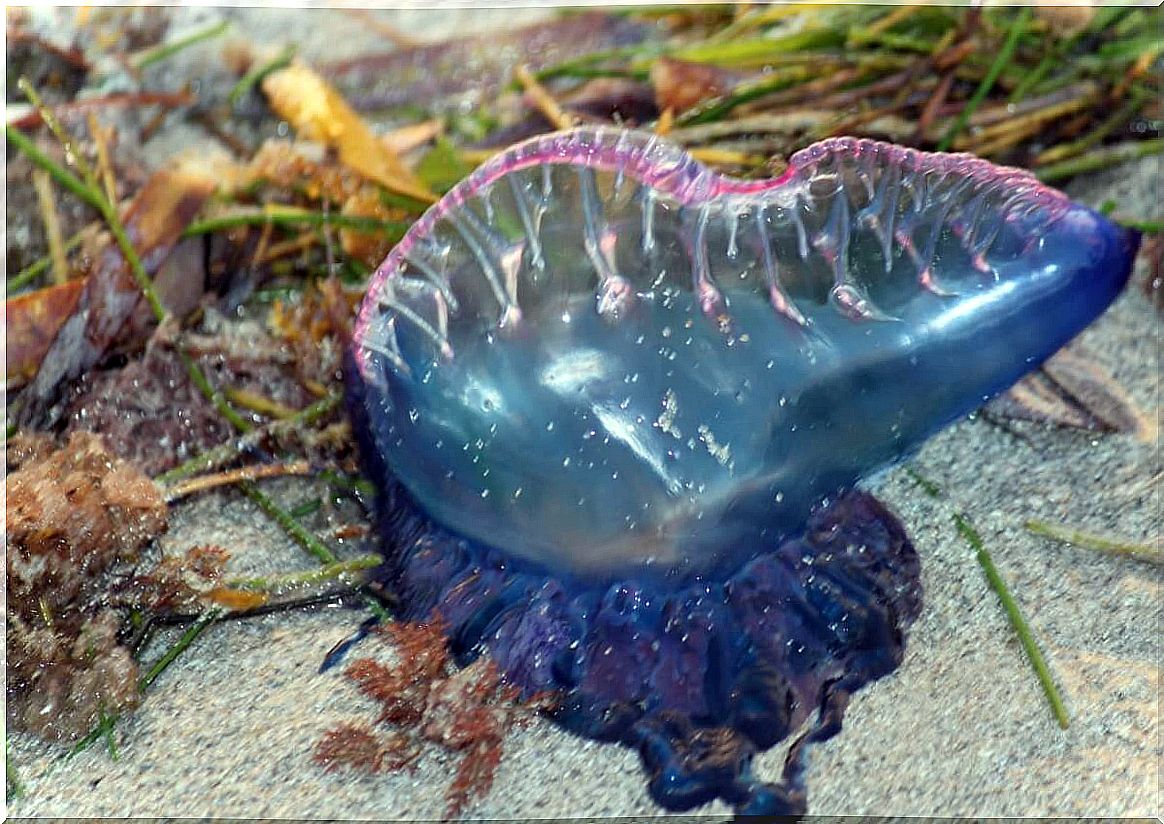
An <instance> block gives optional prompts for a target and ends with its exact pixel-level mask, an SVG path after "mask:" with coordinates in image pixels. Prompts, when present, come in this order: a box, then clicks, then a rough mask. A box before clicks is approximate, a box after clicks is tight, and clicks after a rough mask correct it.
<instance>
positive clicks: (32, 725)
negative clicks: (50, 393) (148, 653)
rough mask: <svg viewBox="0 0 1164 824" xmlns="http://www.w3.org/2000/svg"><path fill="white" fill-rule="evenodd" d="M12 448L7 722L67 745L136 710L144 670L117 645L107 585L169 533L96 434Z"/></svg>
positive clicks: (137, 480)
mask: <svg viewBox="0 0 1164 824" xmlns="http://www.w3.org/2000/svg"><path fill="white" fill-rule="evenodd" d="M14 447H15V451H17V452H18V453H19V454H18V456H17V457H18V458H20V457H24V458H25V459H26V460H24V461H23V462H20V463H18V465H17V467H18V468H17V469H16V470H15V471H13V472H11V473H10V474H9V475H8V477H7V480H6V482H5V484H6V490H7V508H6V512H5V516H6V519H7V533H6V546H5V549H6V574H7V585H8V591H7V605H6V617H7V621H8V632H7V639H6V650H5V651H6V653H7V656H8V666H7V670H6V677H5V688H6V692H7V698H8V702H7V707H8V709H7V718H8V722H9V723H10V724H12V726H13V727H14V728H16V729H19V730H26V731H30V732H35V733H37V734H39V735H42V736H44V737H46V738H50V739H56V740H69V739H73V738H77V737H79V736H80V735H83V734H84V733H85V732H87V731H88V730H89V729H90V728H91V727H93V726H94V725H95V724H96V723H97V722H98V720H99V718H100V716H101V715H102V713H105V714H114V713H116V712H120V711H121V710H123V709H126V708H129V707H131V706H133V705H134V704H136V702H137V698H138V695H137V665H136V663H135V662H134V661H133V660H132V658H131V657H130V655H129V652H128V651H127V650H126V649H124V648H122V647H120V646H119V645H118V644H117V640H116V633H117V625H118V620H117V616H116V614H115V613H113V612H111V611H110V610H109V609H108V608H107V607H106V606H105V605H104V603H103V595H104V592H105V581H106V579H107V574H108V573H110V572H111V571H112V570H113V569H114V568H115V567H116V566H118V565H120V564H124V563H126V562H128V561H131V560H133V559H134V558H135V557H136V555H137V553H138V551H139V550H140V549H141V548H142V547H143V546H145V544H146V543H148V542H149V541H150V540H152V539H153V538H154V537H156V536H157V535H159V534H160V533H161V532H162V531H164V530H165V527H166V505H165V502H164V501H163V500H162V497H161V494H160V492H159V491H158V488H157V487H156V486H155V485H154V484H153V483H152V482H151V481H150V480H149V478H147V477H145V476H144V475H142V474H141V473H140V472H139V471H138V470H137V469H136V468H135V467H134V466H132V465H131V464H129V463H126V462H124V461H120V460H117V459H116V458H114V457H113V456H111V455H110V454H109V453H108V452H107V451H106V450H105V449H104V447H103V446H102V445H101V442H100V439H99V438H98V437H97V436H95V435H90V434H87V433H80V432H77V433H73V434H72V435H71V436H70V437H69V439H68V441H67V443H66V444H65V446H64V447H63V448H60V449H53V450H51V451H49V447H48V445H47V443H46V441H45V440H44V439H37V442H35V443H32V444H28V445H25V446H22V445H21V439H20V438H19V436H18V438H16V439H14ZM30 457H34V458H35V459H33V460H28V458H30Z"/></svg>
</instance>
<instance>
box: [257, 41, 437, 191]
mask: <svg viewBox="0 0 1164 824" xmlns="http://www.w3.org/2000/svg"><path fill="white" fill-rule="evenodd" d="M263 91H264V92H265V93H266V95H267V98H268V100H269V101H270V103H271V107H272V108H273V109H274V110H275V111H276V112H278V114H279V116H280V117H283V118H285V119H286V120H287V121H288V122H289V123H290V124H291V125H292V126H294V127H295V130H296V131H297V132H298V133H299V135H300V136H301V137H304V138H306V139H308V140H314V141H317V142H319V143H323V144H325V145H327V146H331V147H334V148H335V149H336V151H337V152H338V153H339V159H340V162H341V163H343V164H344V165H345V166H347V167H349V168H350V169H352V170H353V171H355V172H357V173H359V174H360V175H362V176H363V177H365V178H367V179H369V180H372V181H374V182H376V183H379V184H380V185H381V186H383V187H384V188H386V189H389V190H391V191H394V192H398V193H400V194H403V195H408V196H409V197H414V198H417V199H418V200H423V201H427V202H434V201H435V200H436V199H437V198H436V195H435V194H433V193H432V192H431V191H429V189H428V188H426V187H425V185H424V184H423V183H422V182H421V181H420V180H419V179H418V178H417V177H416V176H415V175H413V174H412V172H410V171H409V170H408V168H407V167H405V165H404V163H403V162H401V160H400V158H399V157H398V156H397V155H396V153H395V152H393V151H391V150H390V149H389V148H388V147H387V146H386V145H385V144H384V143H383V142H382V141H380V140H378V139H377V138H376V136H375V135H374V134H372V130H371V129H369V128H368V125H367V124H366V123H364V121H363V120H362V119H361V118H360V116H359V115H358V114H357V113H356V112H355V111H354V110H353V109H352V108H351V107H350V106H349V105H348V104H347V102H346V101H345V100H344V99H343V97H342V96H341V95H340V93H339V92H337V91H336V90H335V89H334V88H332V87H331V86H330V85H328V83H327V81H325V80H324V79H323V78H322V77H320V76H319V75H318V74H316V73H315V72H314V71H312V70H311V69H310V68H308V67H307V66H304V65H303V64H301V63H295V64H292V65H290V66H288V67H287V68H285V69H281V70H279V71H276V72H272V73H271V74H269V75H267V77H266V78H265V79H264V80H263Z"/></svg>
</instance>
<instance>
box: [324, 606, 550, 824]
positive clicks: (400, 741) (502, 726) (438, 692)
mask: <svg viewBox="0 0 1164 824" xmlns="http://www.w3.org/2000/svg"><path fill="white" fill-rule="evenodd" d="M444 626H445V625H444V624H443V622H442V621H440V620H439V619H438V620H433V621H431V622H429V623H424V624H420V623H417V624H408V623H392V624H387V625H384V626H383V627H381V628H380V629H379V631H378V634H379V635H380V636H381V637H382V638H385V639H386V640H387V641H388V642H389V643H390V645H391V646H392V648H393V649H394V651H395V653H396V658H397V662H396V663H395V665H387V664H383V663H380V662H379V661H376V660H373V659H371V658H361V659H359V660H357V661H353V662H352V663H351V664H350V665H349V666H348V668H347V670H346V671H345V675H347V677H348V678H349V679H351V680H352V681H354V682H355V683H356V684H357V685H358V686H359V688H360V691H361V692H363V693H364V694H365V695H366V696H368V697H369V698H371V699H373V700H374V701H376V702H377V703H378V704H379V707H380V713H379V716H378V717H377V719H376V721H377V723H380V724H392V725H393V726H394V729H392V730H391V731H390V732H388V733H387V734H382V733H379V732H377V731H376V730H374V729H373V728H372V726H370V725H368V724H352V723H344V724H340V725H338V726H336V727H334V728H332V729H330V730H328V732H327V733H326V734H325V735H324V737H323V738H322V739H321V740H320V741H319V742H318V743H317V744H316V748H315V761H316V763H317V764H319V765H321V766H323V767H324V768H325V769H327V770H328V771H332V770H336V769H339V768H340V767H348V768H352V769H357V770H363V771H366V772H370V773H377V772H385V773H388V772H397V771H400V770H403V769H411V768H412V767H413V766H415V762H416V759H417V758H419V756H420V754H421V749H422V744H423V743H424V742H427V743H430V744H436V745H438V746H440V747H441V748H443V749H445V750H447V751H448V752H452V753H459V754H461V755H462V758H461V763H460V766H459V767H458V769H457V772H456V775H454V776H453V780H452V782H451V783H450V785H449V787H448V790H447V792H446V794H445V800H446V802H447V803H448V808H447V810H446V812H445V816H446V818H455V817H457V816H459V815H460V814H461V812H463V810H464V808H465V807H466V806H467V805H468V804H469V803H470V802H471V801H473V800H474V799H477V798H480V797H482V796H484V795H485V794H486V793H487V792H488V791H489V788H490V787H491V786H492V785H493V777H494V775H495V774H496V772H497V767H498V765H499V764H500V763H501V754H502V741H503V740H504V738H505V735H506V733H507V732H508V731H509V730H510V729H511V728H512V727H513V726H514V725H515V724H519V725H520V724H522V723H523V722H525V721H527V720H528V719H529V718H530V717H532V712H533V711H535V710H542V709H549V708H550V707H551V706H552V704H553V701H554V696H552V695H548V694H547V695H536V696H533V697H532V698H530V699H527V700H522V699H521V695H520V690H518V689H517V688H516V687H514V686H512V685H509V684H506V683H504V681H503V680H502V677H501V673H500V671H499V670H498V668H497V665H496V663H495V662H493V661H492V660H490V659H489V658H487V657H484V656H483V657H481V658H478V659H477V660H476V661H474V662H473V663H471V664H469V665H468V666H467V667H464V668H463V669H457V668H455V667H454V666H453V664H452V660H451V657H450V655H449V651H448V647H447V646H446V641H445V635H444Z"/></svg>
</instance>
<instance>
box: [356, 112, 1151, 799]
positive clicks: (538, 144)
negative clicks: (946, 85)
mask: <svg viewBox="0 0 1164 824" xmlns="http://www.w3.org/2000/svg"><path fill="white" fill-rule="evenodd" d="M1137 246H1138V236H1137V235H1136V234H1135V233H1134V232H1130V231H1127V230H1124V229H1122V228H1120V227H1118V226H1116V225H1115V224H1113V223H1111V222H1109V221H1107V220H1106V219H1104V218H1103V217H1102V216H1100V215H1098V214H1096V213H1095V212H1093V211H1091V210H1089V209H1087V208H1085V207H1083V206H1079V205H1077V204H1073V203H1071V202H1070V201H1069V200H1067V199H1066V198H1065V196H1064V195H1062V194H1061V193H1059V192H1056V191H1054V190H1052V189H1049V188H1047V187H1045V186H1043V185H1042V184H1040V183H1039V182H1038V181H1037V180H1036V179H1034V178H1033V177H1032V176H1030V175H1029V174H1028V173H1026V172H1022V171H1019V170H1016V169H1004V168H999V167H996V166H993V165H991V164H989V163H987V162H985V161H982V160H979V159H976V158H973V157H970V156H966V155H938V154H925V153H921V152H917V151H914V150H911V149H906V148H902V147H897V146H890V145H886V144H882V143H876V142H872V141H865V140H853V139H835V140H828V141H825V142H823V143H819V144H816V145H814V146H811V147H809V148H808V149H805V150H803V151H801V152H799V153H798V154H796V155H795V156H793V158H792V159H791V161H790V164H789V167H788V170H787V172H786V173H785V174H784V175H783V176H781V177H780V178H779V179H777V180H766V181H741V180H735V179H732V178H727V177H723V176H720V175H718V174H716V173H714V172H712V171H710V170H708V169H707V168H705V167H703V166H702V165H700V164H699V163H698V162H696V161H695V160H693V159H692V158H691V157H690V156H688V155H686V154H685V153H684V152H682V151H681V150H680V149H678V148H676V147H674V146H671V145H669V144H667V143H665V142H663V141H661V140H659V139H657V138H655V137H654V136H652V135H648V134H642V133H636V132H628V131H623V130H616V129H580V130H575V131H570V132H563V133H558V134H554V135H549V136H545V137H539V138H536V139H534V140H532V141H529V142H526V143H523V144H520V145H518V146H515V147H513V148H511V149H510V150H508V151H507V152H505V153H503V154H501V155H499V156H498V157H497V158H495V159H494V160H492V161H490V162H489V163H487V164H485V165H484V166H482V167H481V168H479V169H478V170H477V171H476V172H474V174H473V175H471V176H470V177H469V178H468V179H466V180H465V181H464V182H462V183H461V184H459V185H458V186H457V187H456V188H455V189H453V190H452V191H451V192H449V194H448V195H446V196H445V198H444V199H442V200H441V202H440V203H438V204H437V205H435V206H434V207H433V208H432V209H430V210H429V212H428V213H427V214H426V215H425V216H424V217H423V218H421V220H419V221H418V222H417V223H416V224H415V225H414V226H413V227H412V229H411V230H410V231H409V232H408V234H407V235H406V236H405V238H404V239H403V240H402V241H401V242H400V244H399V245H398V246H397V247H396V248H395V249H394V250H393V251H392V253H391V254H390V255H389V256H388V258H387V259H386V260H385V261H384V263H383V264H382V265H381V266H380V268H379V269H378V270H377V272H376V273H375V276H374V278H373V280H372V283H371V285H370V287H369V289H368V293H367V297H366V298H365V301H364V304H363V306H362V308H361V311H360V315H359V319H358V321H357V324H356V328H355V332H354V346H353V351H352V359H351V360H352V368H350V369H349V370H348V371H349V373H350V374H349V386H350V390H351V391H350V393H349V394H350V406H351V408H352V411H353V418H354V420H355V422H356V429H357V432H358V434H359V436H360V439H361V452H362V455H363V457H364V460H365V464H366V466H367V468H368V471H369V474H370V475H371V476H372V477H373V478H374V479H375V480H376V482H377V484H378V487H379V490H380V501H379V509H380V520H381V526H382V529H383V532H384V537H385V540H386V542H387V547H386V553H387V556H388V564H387V567H388V570H389V576H390V579H389V583H390V585H391V587H392V588H393V589H394V590H395V592H396V593H397V595H399V597H400V598H401V601H402V604H403V608H404V611H405V613H406V617H409V618H412V619H423V618H425V617H427V616H428V615H429V614H431V612H432V611H433V610H434V609H435V610H438V611H439V612H440V613H441V614H442V616H443V617H444V618H445V620H446V621H448V622H449V625H450V626H451V627H452V632H453V639H452V640H453V643H454V647H455V648H456V650H457V651H459V652H461V653H462V654H464V655H474V654H477V652H479V651H480V650H481V649H486V648H487V649H488V650H489V652H490V654H491V655H492V656H493V657H494V658H495V659H497V661H498V663H499V664H500V665H501V667H502V668H503V670H505V671H506V673H507V674H508V677H509V678H510V679H511V680H512V681H513V682H515V683H517V684H519V685H520V686H522V687H523V689H525V690H527V691H529V692H533V691H538V690H542V689H556V690H559V691H560V692H561V693H562V695H563V704H562V709H561V710H560V712H559V713H558V718H559V720H560V721H561V722H562V723H563V724H565V725H566V726H567V727H569V728H570V729H573V730H576V731H578V732H580V733H582V734H586V735H591V736H596V737H601V738H607V739H612V740H619V741H623V742H625V743H628V744H631V745H633V746H636V747H638V748H639V751H640V753H641V754H642V758H643V762H644V765H645V767H646V768H647V771H648V774H649V776H650V789H651V792H652V794H653V796H654V797H655V799H656V800H658V801H659V803H661V804H662V805H663V806H666V807H669V808H675V809H683V808H688V807H691V806H693V805H695V804H698V803H702V802H704V801H706V800H709V799H711V798H714V797H717V796H718V797H722V798H724V799H725V800H727V801H728V802H730V803H732V804H733V805H735V806H736V808H737V809H738V810H740V811H741V812H772V813H796V812H802V811H803V810H804V806H805V789H804V786H803V780H802V772H803V767H804V763H803V753H804V751H805V750H804V745H805V744H807V743H809V742H811V741H814V740H820V739H821V738H824V737H827V736H828V735H831V734H833V733H835V732H836V730H837V729H839V727H840V717H841V714H842V713H843V710H844V705H845V703H846V701H847V698H848V695H849V694H851V692H852V691H853V690H855V689H856V688H858V687H859V686H860V685H861V684H863V683H866V682H868V681H869V680H872V679H874V678H877V677H880V676H881V675H884V674H886V673H887V672H889V671H891V670H892V669H893V668H894V667H895V666H896V665H897V664H898V663H899V661H900V660H901V655H902V651H903V647H904V632H905V630H906V629H907V627H908V625H909V624H910V622H911V621H912V620H913V618H914V617H915V616H916V615H917V613H918V610H919V608H920V586H919V582H918V562H917V557H916V554H915V552H914V550H913V548H912V546H911V545H910V543H909V541H908V539H907V537H906V535H905V532H904V530H903V529H902V528H901V526H900V524H899V523H898V522H897V520H896V519H895V518H894V517H893V516H892V515H891V514H890V513H889V512H888V511H886V510H885V509H884V508H883V507H882V506H881V505H880V504H878V503H877V502H876V501H875V500H873V499H872V498H871V497H870V496H868V495H867V494H864V493H861V492H859V491H855V488H856V485H857V484H858V482H859V481H860V480H861V479H862V478H866V477H868V476H869V475H870V474H872V473H874V472H876V471H878V470H880V469H882V468H884V467H886V466H889V465H892V464H893V463H894V462H896V461H899V460H900V459H902V458H903V457H904V456H907V455H908V454H910V453H911V452H912V451H914V450H916V449H917V448H918V447H919V446H920V445H921V444H922V443H923V442H924V441H925V439H926V438H928V437H929V436H930V435H932V434H934V433H935V432H936V431H938V430H939V429H941V428H942V427H944V426H945V425H947V424H949V423H950V422H951V421H953V420H955V419H957V418H958V417H960V416H962V415H965V414H966V413H968V412H970V411H972V410H973V409H975V408H977V407H978V406H979V405H981V404H982V402H983V401H984V400H986V399H987V398H989V397H990V396H992V395H994V394H996V393H998V392H1000V391H1002V390H1004V389H1006V388H1007V387H1008V386H1010V385H1011V384H1012V383H1014V382H1015V381H1016V380H1018V379H1019V378H1020V377H1021V376H1022V375H1023V374H1025V373H1026V372H1028V371H1030V370H1031V369H1033V368H1035V367H1036V366H1037V365H1038V364H1039V363H1041V362H1042V361H1043V360H1044V359H1046V358H1047V357H1049V356H1050V355H1051V354H1052V353H1054V352H1055V351H1056V350H1057V349H1058V348H1059V347H1060V346H1062V345H1063V344H1064V343H1066V342H1067V341H1068V340H1069V339H1070V338H1071V337H1073V336H1074V335H1075V334H1076V333H1078V332H1079V331H1080V330H1081V329H1082V328H1083V327H1084V326H1086V325H1087V324H1088V323H1089V322H1090V321H1091V320H1093V319H1094V318H1095V317H1096V316H1097V315H1099V314H1100V313H1101V312H1102V311H1103V310H1104V308H1106V307H1107V305H1108V304H1109V303H1110V302H1111V301H1112V300H1113V299H1114V297H1115V296H1116V295H1117V294H1118V293H1119V291H1120V289H1121V288H1122V287H1123V285H1124V283H1125V282H1126V280H1127V278H1128V275H1129V272H1130V269H1131V264H1132V259H1133V258H1134V255H1135V251H1136V248H1137ZM818 709H819V713H818V714H817V717H816V720H815V724H814V725H813V726H811V728H810V729H808V731H807V732H805V733H804V734H803V735H802V736H801V738H800V739H799V741H798V743H797V744H795V745H794V748H793V750H792V754H791V755H790V757H789V760H788V766H787V769H786V773H785V776H784V779H783V780H782V781H780V782H776V783H768V784H765V783H762V782H759V781H757V780H755V779H754V778H753V777H752V776H751V774H750V772H749V766H748V764H749V760H750V757H751V754H752V753H753V752H754V751H755V749H756V748H765V747H769V746H771V745H773V744H774V743H776V742H777V741H779V740H781V739H783V738H784V737H785V736H786V735H788V734H789V733H790V732H793V731H795V730H797V729H798V728H799V727H800V726H802V725H803V724H804V722H805V721H806V719H808V718H809V716H810V715H811V714H812V712H813V711H814V710H818Z"/></svg>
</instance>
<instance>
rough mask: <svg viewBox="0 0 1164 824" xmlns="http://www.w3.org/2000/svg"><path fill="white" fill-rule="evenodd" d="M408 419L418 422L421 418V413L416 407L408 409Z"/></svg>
mask: <svg viewBox="0 0 1164 824" xmlns="http://www.w3.org/2000/svg"><path fill="white" fill-rule="evenodd" d="M408 420H410V421H412V422H413V423H416V422H417V421H418V420H420V413H419V412H417V411H416V410H415V409H409V410H408Z"/></svg>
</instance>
